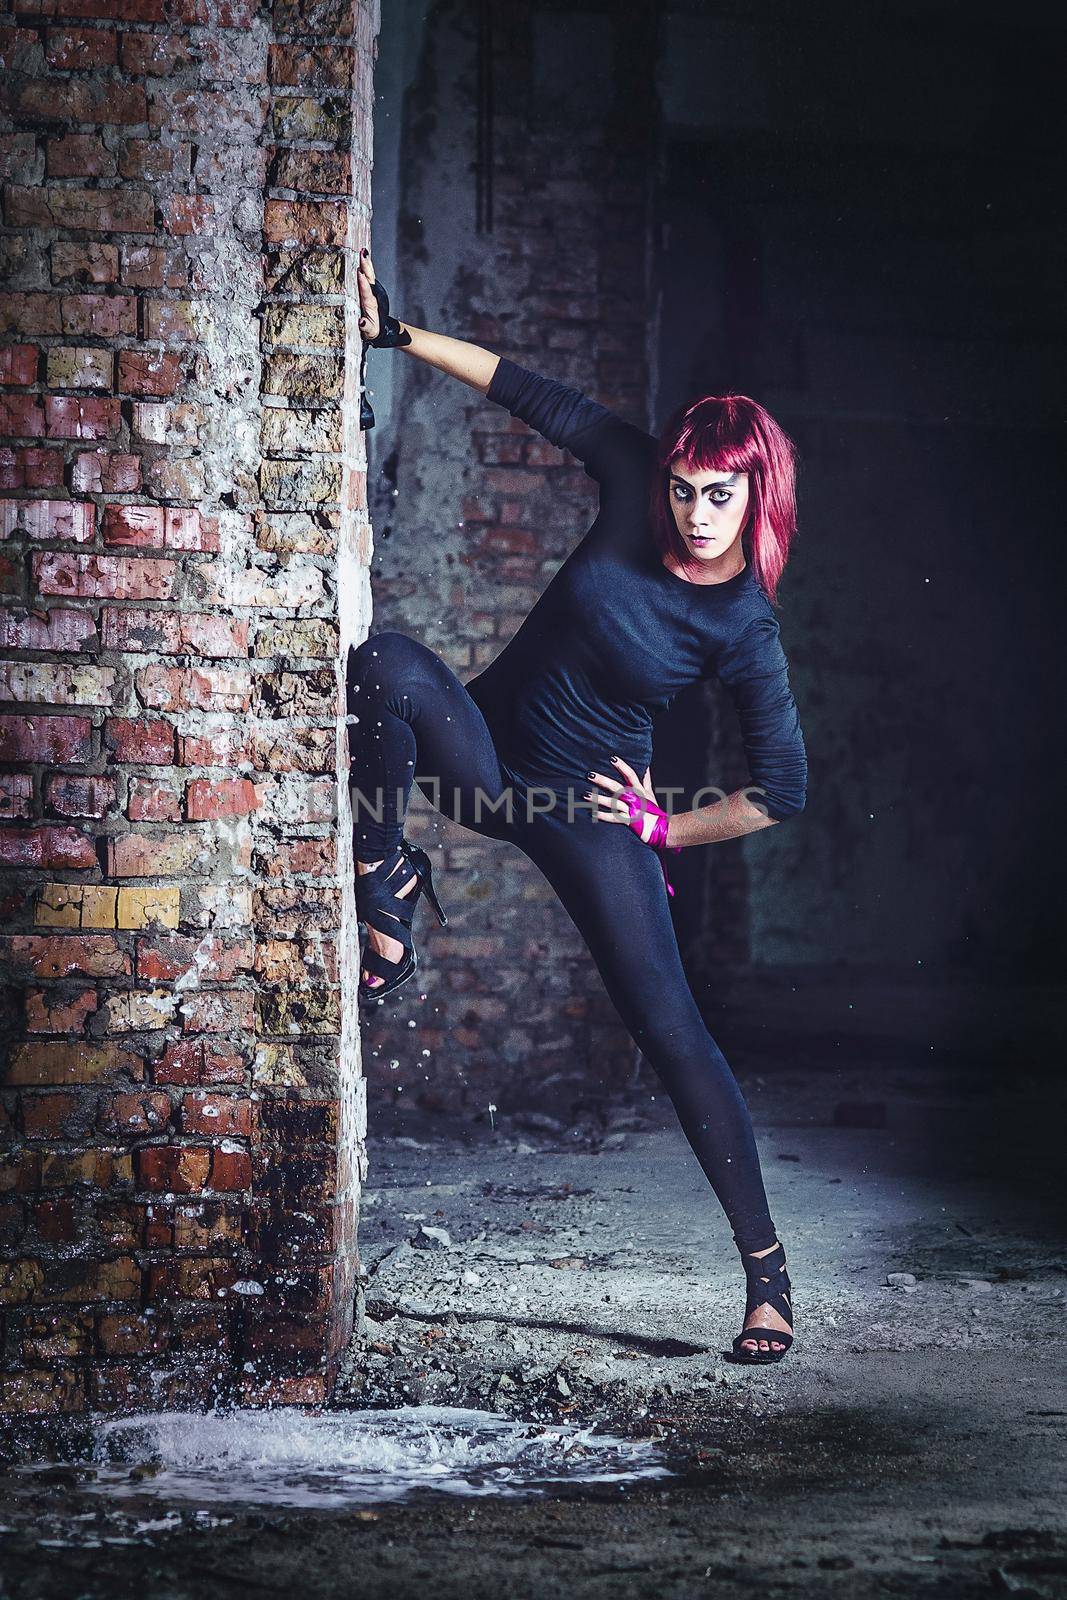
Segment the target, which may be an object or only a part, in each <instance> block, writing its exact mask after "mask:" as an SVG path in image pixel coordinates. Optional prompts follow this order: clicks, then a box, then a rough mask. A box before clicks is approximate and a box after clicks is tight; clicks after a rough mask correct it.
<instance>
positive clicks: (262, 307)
mask: <svg viewBox="0 0 1067 1600" xmlns="http://www.w3.org/2000/svg"><path fill="white" fill-rule="evenodd" d="M378 26H379V18H378V11H377V4H376V0H275V3H274V6H273V10H271V9H270V7H269V6H267V7H260V6H258V5H257V4H256V0H16V4H15V14H14V15H8V16H6V17H4V18H3V19H2V25H0V59H2V64H3V67H4V86H3V98H2V102H0V115H2V118H3V120H2V122H0V161H2V163H3V171H4V189H3V229H2V249H3V255H4V258H5V279H6V283H7V286H8V287H7V293H6V294H5V296H4V298H3V302H2V312H0V318H2V320H0V371H2V383H3V385H4V387H3V390H2V397H0V427H2V433H3V436H4V439H3V446H2V449H0V474H2V495H3V499H2V503H0V516H2V529H3V539H4V542H3V544H2V546H0V550H2V555H0V576H2V585H3V591H4V600H5V602H6V604H5V609H4V612H3V616H2V620H0V627H2V630H3V642H4V646H5V656H6V665H5V666H4V667H3V669H2V673H3V675H2V680H0V697H2V699H3V702H4V703H3V706H2V708H0V765H2V771H0V796H2V799H0V804H2V807H3V823H2V827H0V852H2V864H3V871H4V879H3V887H2V890H0V895H2V900H0V904H2V912H3V927H4V936H3V944H4V959H5V974H6V980H5V981H6V987H5V993H4V999H5V1004H4V1008H3V1040H2V1043H3V1057H2V1061H3V1065H2V1079H0V1082H2V1111H3V1120H4V1127H5V1133H6V1138H7V1145H8V1151H7V1156H6V1159H5V1162H4V1165H3V1169H2V1177H0V1182H2V1188H3V1193H2V1194H0V1242H2V1243H0V1248H2V1258H0V1311H2V1316H3V1345H2V1363H0V1406H2V1407H3V1408H4V1409H6V1410H9V1411H29V1412H46V1413H47V1412H60V1411H78V1410H82V1409H85V1408H89V1407H92V1408H94V1409H103V1410H113V1409H118V1408H121V1409H126V1408H129V1407H140V1406H148V1405H151V1406H155V1405H179V1404H199V1403H202V1402H205V1401H208V1400H210V1399H212V1398H213V1397H214V1396H216V1395H224V1394H229V1393H236V1394H238V1395H239V1396H240V1397H241V1398H243V1399H244V1400H245V1401H247V1402H249V1403H258V1402H259V1401H261V1400H263V1399H283V1400H312V1401H313V1400H317V1399H319V1398H321V1397H322V1396H323V1395H324V1394H325V1393H326V1392H327V1391H328V1389H329V1386H330V1384H331V1382H332V1379H333V1375H334V1372H335V1368H336V1363H337V1358H338V1353H339V1351H340V1350H342V1349H343V1347H344V1345H345V1343H346V1341H347V1338H348V1335H349V1332H350V1325H351V1316H352V1305H353V1298H354V1286H355V1280H356V1275H357V1271H358V1263H357V1256H356V1245H355V1230H356V1220H357V1206H358V1191H359V1183H360V1178H361V1176H362V1173H363V1171H364V1170H365V1156H364V1147H363V1130H364V1126H365V1107H364V1102H363V1099H362V1081H361V1079H360V1077H359V1049H358V1036H357V1033H356V1030H355V1007H354V987H355V982H356V978H357V976H358V974H357V972H356V970H355V968H354V966H353V955H352V951H353V948H354V944H355V940H354V928H355V925H354V917H353V905H352V891H351V860H350V831H351V823H350V817H347V816H346V812H345V807H346V804H347V788H346V785H345V784H344V783H339V781H338V780H339V778H340V777H342V776H343V775H344V769H342V768H341V766H340V765H339V762H340V754H341V750H342V748H343V735H344V725H343V720H342V712H343V691H342V672H341V665H340V664H341V662H342V661H343V657H344V652H345V650H346V649H347V647H348V645H349V644H350V643H358V642H359V640H360V639H361V638H362V637H363V635H364V634H365V632H366V625H367V617H368V614H369V596H368V593H367V583H366V576H367V562H368V558H369V545H370V540H369V529H368V526H367V515H366V510H365V473H364V471H363V460H364V456H363V444H362V439H361V435H360V434H359V432H358V421H357V416H356V413H358V381H357V371H358V351H359V343H358V334H357V333H356V332H355V330H354V326H353V316H352V313H351V310H350V306H351V304H352V302H351V299H346V289H347V288H349V287H350V284H351V276H352V273H353V270H354V261H355V256H354V250H355V248H356V246H357V245H358V244H359V243H361V242H362V241H363V239H364V238H365V237H366V232H367V226H368V212H369V176H370V159H371V103H372V87H371V81H372V72H373V59H374V51H375V44H376V34H377V30H378ZM338 797H340V798H338ZM346 824H347V826H346Z"/></svg>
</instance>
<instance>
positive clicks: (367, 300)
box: [356, 249, 381, 341]
mask: <svg viewBox="0 0 1067 1600" xmlns="http://www.w3.org/2000/svg"><path fill="white" fill-rule="evenodd" d="M375 276H376V274H375V271H374V262H373V261H372V260H371V255H370V251H369V250H366V249H365V250H361V251H360V252H359V268H358V270H357V272H356V283H357V286H358V288H359V307H360V311H361V313H362V315H361V316H360V319H359V331H360V334H361V335H362V337H363V338H364V339H366V340H368V341H369V340H371V339H376V338H377V337H378V334H379V333H380V332H381V324H380V323H379V321H378V302H377V300H376V299H375V298H374V290H373V289H372V288H371V284H372V283H373V282H374V281H375Z"/></svg>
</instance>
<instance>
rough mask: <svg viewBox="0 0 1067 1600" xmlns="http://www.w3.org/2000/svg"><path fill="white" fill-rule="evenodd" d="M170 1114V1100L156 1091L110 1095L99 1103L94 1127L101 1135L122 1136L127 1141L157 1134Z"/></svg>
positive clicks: (164, 1125)
mask: <svg viewBox="0 0 1067 1600" xmlns="http://www.w3.org/2000/svg"><path fill="white" fill-rule="evenodd" d="M170 1111H171V1106H170V1097H169V1095H166V1094H163V1093H162V1091H160V1090H155V1091H153V1090H150V1089H142V1090H139V1091H138V1092H137V1093H135V1094H129V1093H127V1094H113V1095H109V1096H108V1097H107V1099H105V1100H103V1101H102V1102H101V1104H100V1109H99V1112H98V1115H97V1126H98V1127H99V1128H100V1130H101V1132H102V1133H117V1134H124V1135H126V1136H127V1137H129V1138H133V1137H135V1136H137V1135H140V1134H145V1133H158V1132H159V1130H160V1129H161V1128H165V1127H166V1126H167V1123H168V1122H169V1121H170Z"/></svg>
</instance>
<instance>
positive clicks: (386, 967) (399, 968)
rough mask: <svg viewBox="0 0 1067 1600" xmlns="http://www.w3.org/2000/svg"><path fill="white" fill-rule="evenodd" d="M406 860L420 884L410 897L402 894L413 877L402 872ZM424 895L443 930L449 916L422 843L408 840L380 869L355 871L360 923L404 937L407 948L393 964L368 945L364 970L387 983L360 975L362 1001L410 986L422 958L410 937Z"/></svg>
mask: <svg viewBox="0 0 1067 1600" xmlns="http://www.w3.org/2000/svg"><path fill="white" fill-rule="evenodd" d="M405 861H406V862H407V863H408V864H409V865H410V866H411V868H412V870H413V871H414V874H415V878H416V883H415V887H414V888H413V889H412V890H411V891H410V893H409V894H405V895H401V894H398V893H397V891H398V890H399V889H402V888H403V887H404V885H405V884H407V883H410V881H411V873H410V872H405V871H404V870H403V863H404V862H405ZM398 868H399V871H398ZM423 891H425V893H426V896H427V898H428V899H429V902H430V904H431V905H432V906H433V908H434V910H435V911H436V913H437V920H438V922H439V923H440V924H441V926H442V927H444V926H445V925H446V923H447V922H448V918H447V917H446V916H445V914H444V912H443V910H442V909H441V902H440V901H439V900H438V898H437V894H436V892H435V890H434V886H433V873H432V871H431V869H430V858H429V856H428V855H427V854H426V851H425V850H424V849H423V848H422V846H421V845H417V844H411V843H410V842H409V841H408V840H407V839H401V841H400V843H399V844H398V845H397V846H396V847H395V849H393V850H390V852H389V854H388V855H387V856H386V857H385V858H384V859H383V861H382V864H381V866H380V867H377V868H375V870H374V871H373V872H357V873H356V916H357V918H358V920H359V921H360V922H362V923H363V925H364V926H365V927H373V928H374V930H375V931H376V932H377V933H383V934H385V935H387V936H388V937H390V938H393V939H399V941H400V943H401V944H402V945H403V946H404V950H405V954H404V956H403V957H402V958H401V960H400V961H389V960H388V959H387V958H386V957H385V956H383V955H379V953H378V951H377V950H372V949H371V948H370V945H369V944H368V945H367V947H366V949H365V950H364V951H363V957H362V960H361V962H360V969H361V971H364V970H365V971H367V972H369V973H370V974H371V976H372V977H375V978H384V980H385V981H384V983H379V984H373V985H371V984H367V983H364V981H363V979H362V977H361V978H360V981H359V989H358V994H359V998H360V999H361V1000H375V999H380V998H381V997H382V995H386V994H392V992H393V990H394V989H399V987H400V985H401V984H402V983H406V982H407V980H408V979H409V978H410V977H412V976H413V975H414V973H415V970H416V968H417V967H418V964H419V958H418V955H417V954H416V951H415V946H414V943H413V942H412V938H411V922H412V918H413V917H414V915H415V907H416V906H417V904H418V902H419V896H420V895H421V894H422V893H423Z"/></svg>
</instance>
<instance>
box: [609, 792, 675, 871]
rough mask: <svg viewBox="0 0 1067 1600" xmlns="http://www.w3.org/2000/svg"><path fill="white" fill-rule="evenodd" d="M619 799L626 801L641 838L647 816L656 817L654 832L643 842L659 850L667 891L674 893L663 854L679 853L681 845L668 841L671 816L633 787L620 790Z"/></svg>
mask: <svg viewBox="0 0 1067 1600" xmlns="http://www.w3.org/2000/svg"><path fill="white" fill-rule="evenodd" d="M619 799H620V800H624V801H625V802H626V808H627V810H628V811H629V813H630V828H631V829H632V831H633V832H634V833H636V834H637V837H638V838H639V839H641V837H642V823H643V822H644V819H645V817H655V819H656V820H655V822H654V823H653V825H652V832H651V834H650V835H649V837H648V838H647V839H642V843H643V844H648V845H651V847H652V848H653V850H658V851H659V864H660V868H661V870H662V872H663V881H664V883H665V884H666V885H667V893H668V894H673V893H674V889H673V888H672V886H671V880H670V879H669V878H668V876H667V863H666V862H665V861H664V859H663V855H664V852H665V851H667V850H672V851H673V852H674V854H675V855H677V854H678V851H679V850H680V849H681V846H680V845H677V844H668V843H667V824H668V821H669V818H668V816H667V813H666V811H664V810H662V808H661V807H660V806H658V805H657V804H656V802H655V801H654V800H646V799H645V797H644V796H643V795H640V794H637V793H636V791H635V790H633V789H622V790H620V792H619Z"/></svg>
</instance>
